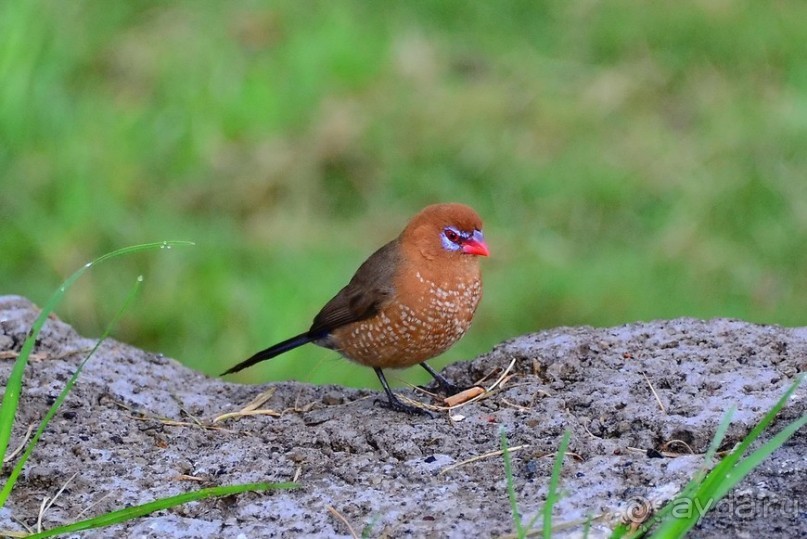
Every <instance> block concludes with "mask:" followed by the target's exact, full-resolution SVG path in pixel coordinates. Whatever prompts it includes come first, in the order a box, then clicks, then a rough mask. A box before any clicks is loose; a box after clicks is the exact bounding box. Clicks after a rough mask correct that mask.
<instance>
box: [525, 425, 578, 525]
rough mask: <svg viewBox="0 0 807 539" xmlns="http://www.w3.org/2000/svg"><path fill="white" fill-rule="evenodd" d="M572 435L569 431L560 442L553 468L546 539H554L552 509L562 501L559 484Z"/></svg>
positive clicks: (531, 522)
mask: <svg viewBox="0 0 807 539" xmlns="http://www.w3.org/2000/svg"><path fill="white" fill-rule="evenodd" d="M571 435H572V433H571V432H569V431H568V430H567V431H565V432H564V433H563V438H562V439H561V441H560V447H558V452H557V454H556V455H555V464H554V465H553V466H552V477H551V478H550V479H549V491H548V492H547V493H546V502H545V503H544V511H543V512H544V539H550V538H551V537H552V509H553V508H554V507H555V504H556V503H557V502H558V500H559V499H560V496H559V495H558V483H559V482H560V472H561V470H562V469H563V457H565V456H566V450H567V449H568V448H569V439H570V438H571ZM537 518H538V515H537V514H536V515H535V516H534V517H533V518H532V520H531V521H530V523H529V524H527V531H529V529H530V528H532V525H533V524H534V523H535V520H536V519H537Z"/></svg>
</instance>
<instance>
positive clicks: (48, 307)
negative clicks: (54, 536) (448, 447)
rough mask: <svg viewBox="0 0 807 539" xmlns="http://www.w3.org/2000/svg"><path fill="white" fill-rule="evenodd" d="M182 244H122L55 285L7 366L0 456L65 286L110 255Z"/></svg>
mask: <svg viewBox="0 0 807 539" xmlns="http://www.w3.org/2000/svg"><path fill="white" fill-rule="evenodd" d="M182 245H194V243H193V242H189V241H161V242H155V243H144V244H141V245H133V246H130V247H123V248H121V249H117V250H115V251H112V252H110V253H106V254H104V255H102V256H100V257H98V258H96V259H95V260H93V261H92V262H89V263H87V264H85V265H84V266H82V267H81V268H79V269H78V270H77V271H76V272H74V273H73V274H72V275H71V276H70V277H68V278H67V279H65V281H64V282H63V283H62V285H61V286H60V287H59V288H57V289H56V291H55V292H54V293H53V294H52V295H51V296H50V298H48V301H47V303H45V306H44V307H43V308H42V311H41V312H40V313H39V316H37V318H36V321H34V324H33V326H32V327H31V331H30V333H29V334H28V337H27V338H26V339H25V342H24V343H23V345H22V349H21V350H20V355H19V356H18V357H17V360H16V361H15V362H14V366H13V367H12V369H11V374H10V375H9V377H8V381H7V382H6V388H5V392H4V393H3V403H2V404H1V405H0V456H5V454H6V449H8V442H9V440H10V439H11V429H12V427H13V426H14V416H15V415H16V413H17V405H18V404H19V400H20V389H21V388H22V378H23V375H24V373H25V366H26V365H27V363H28V357H29V356H30V355H31V351H32V350H33V348H34V344H35V343H36V339H37V337H38V336H39V332H40V331H41V330H42V326H44V325H45V322H46V321H47V319H48V316H49V315H50V313H52V312H53V311H54V310H55V309H56V306H57V305H58V304H59V302H60V301H61V300H62V297H64V294H65V292H67V290H68V289H69V288H70V287H71V286H72V285H73V283H75V282H76V281H77V280H78V278H79V277H81V276H82V275H83V274H84V272H86V271H87V270H88V269H90V268H91V267H93V266H95V265H97V264H100V263H101V262H104V261H106V260H109V259H110V258H115V257H118V256H123V255H127V254H131V253H135V252H138V251H145V250H147V249H156V248H160V249H166V248H167V249H170V248H171V247H174V246H182ZM0 507H2V503H0Z"/></svg>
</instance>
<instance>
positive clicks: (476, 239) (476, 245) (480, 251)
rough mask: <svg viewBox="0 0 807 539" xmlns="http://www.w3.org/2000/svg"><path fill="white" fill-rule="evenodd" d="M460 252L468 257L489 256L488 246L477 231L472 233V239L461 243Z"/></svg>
mask: <svg viewBox="0 0 807 539" xmlns="http://www.w3.org/2000/svg"><path fill="white" fill-rule="evenodd" d="M462 252H463V253H465V254H468V255H478V256H490V251H489V250H488V244H487V243H485V238H484V237H483V236H482V233H481V232H480V231H478V230H475V231H474V236H473V238H471V239H469V240H466V241H464V242H463V243H462Z"/></svg>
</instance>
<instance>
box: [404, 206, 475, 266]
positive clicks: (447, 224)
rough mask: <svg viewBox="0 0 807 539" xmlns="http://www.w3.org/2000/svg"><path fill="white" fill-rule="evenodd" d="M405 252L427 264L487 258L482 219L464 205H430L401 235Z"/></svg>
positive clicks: (415, 217)
mask: <svg viewBox="0 0 807 539" xmlns="http://www.w3.org/2000/svg"><path fill="white" fill-rule="evenodd" d="M400 241H401V246H402V247H403V249H404V252H406V253H408V254H410V255H412V254H414V253H419V254H420V255H421V256H423V257H424V258H425V259H427V260H445V261H448V260H451V259H463V258H476V257H477V256H488V255H489V254H490V252H489V251H488V246H487V244H485V238H484V236H483V235H482V219H481V218H480V217H479V215H478V214H477V213H476V212H475V211H474V210H473V209H472V208H470V207H469V206H466V205H465V204H457V203H450V204H433V205H431V206H426V207H425V208H423V210H421V212H420V213H418V214H417V215H415V216H414V217H413V218H412V220H411V221H409V224H408V225H406V228H405V229H404V231H403V232H401V236H400Z"/></svg>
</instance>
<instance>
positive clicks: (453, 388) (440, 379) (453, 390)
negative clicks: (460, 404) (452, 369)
mask: <svg viewBox="0 0 807 539" xmlns="http://www.w3.org/2000/svg"><path fill="white" fill-rule="evenodd" d="M420 366H421V367H423V368H424V369H426V372H428V373H429V374H431V375H432V378H434V379H435V380H436V381H437V385H439V386H440V387H441V388H442V389H443V391H445V392H446V394H448V395H456V394H457V393H459V392H460V391H462V389H463V388H461V387H459V386H458V385H456V384H452V383H451V382H449V381H448V380H446V378H445V376H443V375H442V374H440V373H439V372H437V371H436V370H434V369H432V368H431V367H429V365H428V364H427V363H425V362H424V363H421V364H420Z"/></svg>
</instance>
